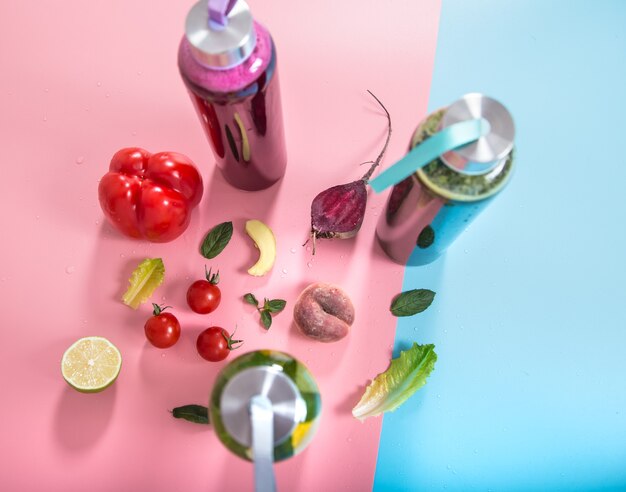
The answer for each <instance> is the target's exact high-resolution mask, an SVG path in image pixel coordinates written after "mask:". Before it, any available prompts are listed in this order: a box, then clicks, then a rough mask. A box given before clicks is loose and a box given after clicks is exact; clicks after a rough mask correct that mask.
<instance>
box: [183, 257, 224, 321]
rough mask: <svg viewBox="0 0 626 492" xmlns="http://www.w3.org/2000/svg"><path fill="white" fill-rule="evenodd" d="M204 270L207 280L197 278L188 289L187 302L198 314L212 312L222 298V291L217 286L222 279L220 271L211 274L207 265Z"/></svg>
mask: <svg viewBox="0 0 626 492" xmlns="http://www.w3.org/2000/svg"><path fill="white" fill-rule="evenodd" d="M204 271H205V274H206V280H196V281H195V282H194V283H193V284H191V285H190V286H189V289H187V304H189V307H190V308H191V310H192V311H194V312H196V313H198V314H208V313H212V312H213V311H215V310H216V309H217V306H219V305H220V301H221V300H222V292H221V291H220V288H219V287H218V286H217V284H218V282H219V281H220V272H219V271H218V272H217V273H216V274H213V275H211V270H209V271H208V272H207V271H206V267H205V269H204Z"/></svg>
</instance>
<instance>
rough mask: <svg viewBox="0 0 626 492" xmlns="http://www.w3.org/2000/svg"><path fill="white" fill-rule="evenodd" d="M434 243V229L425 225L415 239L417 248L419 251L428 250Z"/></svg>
mask: <svg viewBox="0 0 626 492" xmlns="http://www.w3.org/2000/svg"><path fill="white" fill-rule="evenodd" d="M434 242H435V229H433V228H432V227H431V226H430V225H427V226H426V227H424V228H423V229H422V232H420V235H419V236H418V237H417V247H418V248H421V249H426V248H428V247H429V246H430V245H431V244H433V243H434Z"/></svg>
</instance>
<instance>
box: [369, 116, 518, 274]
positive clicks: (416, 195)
mask: <svg viewBox="0 0 626 492" xmlns="http://www.w3.org/2000/svg"><path fill="white" fill-rule="evenodd" d="M444 113H445V109H443V110H439V111H436V112H434V113H432V114H431V115H429V116H428V117H427V118H426V119H425V120H424V121H423V122H422V123H420V125H418V127H417V129H416V130H415V133H414V134H413V137H412V139H411V144H410V147H409V150H411V149H412V148H413V147H415V146H417V145H419V144H420V143H421V142H423V141H424V140H426V139H427V138H429V137H430V136H432V135H433V134H435V133H436V132H437V131H438V130H439V128H440V123H441V120H442V118H443V115H444ZM513 168H514V155H513V151H511V152H510V153H509V154H508V156H506V157H505V158H503V159H502V160H501V161H499V162H498V163H497V165H496V166H495V167H493V168H492V169H489V170H488V171H486V172H485V173H482V174H472V175H467V174H464V173H462V172H459V171H457V170H455V169H454V168H451V167H450V166H448V165H446V164H445V163H444V162H443V161H442V159H441V158H437V159H435V160H433V161H432V162H430V163H429V164H427V165H426V166H424V167H423V168H422V169H420V170H418V171H417V172H416V173H414V174H412V175H411V176H409V177H408V178H406V179H404V180H403V181H401V182H400V183H398V184H397V185H395V186H394V188H393V189H392V191H391V194H390V195H389V198H388V201H387V205H386V208H385V213H383V214H382V215H381V217H380V220H379V222H378V224H377V227H376V236H377V238H378V241H379V243H380V245H381V247H382V248H383V250H384V251H385V252H386V253H387V255H388V256H389V257H390V258H392V259H393V260H394V261H396V262H398V263H401V264H407V265H411V266H419V265H425V264H428V263H430V262H432V261H434V260H436V259H437V258H439V256H441V254H443V252H444V251H445V250H446V249H447V248H448V247H449V246H450V245H451V244H452V243H453V242H454V240H455V239H456V238H457V237H458V236H459V234H461V232H463V231H464V230H465V229H466V228H467V226H468V225H469V224H470V223H471V222H472V221H473V220H474V219H475V218H476V217H477V216H478V215H479V214H480V212H482V210H484V208H485V207H486V206H487V205H488V204H489V203H491V201H492V200H493V198H494V197H495V196H496V195H497V194H498V193H499V192H500V191H501V190H502V189H503V188H504V186H505V185H506V184H507V183H508V181H509V179H510V177H511V175H512V172H513Z"/></svg>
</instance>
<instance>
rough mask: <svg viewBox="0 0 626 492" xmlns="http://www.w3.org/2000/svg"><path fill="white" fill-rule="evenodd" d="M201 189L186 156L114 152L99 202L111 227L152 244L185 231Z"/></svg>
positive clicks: (164, 153)
mask: <svg viewBox="0 0 626 492" xmlns="http://www.w3.org/2000/svg"><path fill="white" fill-rule="evenodd" d="M202 193H203V185H202V177H201V176H200V173H199V172H198V170H197V169H196V166H195V165H194V163H193V162H192V161H191V159H189V158H188V157H186V156H184V155H183V154H179V153H176V152H158V153H156V154H150V152H148V151H146V150H144V149H141V148H138V147H131V148H126V149H121V150H119V151H118V152H116V153H115V155H114V156H113V158H112V159H111V164H110V166H109V172H108V173H107V174H105V175H104V177H103V178H102V179H101V180H100V185H99V186H98V197H99V199H100V206H101V207H102V211H103V212H104V215H105V216H106V217H107V219H108V220H109V222H110V223H111V224H112V225H113V226H114V227H116V228H117V229H118V230H119V231H120V232H122V233H123V234H125V235H127V236H130V237H134V238H144V239H147V240H149V241H152V242H156V243H163V242H168V241H171V240H173V239H176V238H177V237H178V236H180V235H181V234H182V233H183V232H185V229H187V226H188V225H189V221H190V220H191V211H192V209H193V208H194V207H196V206H197V205H198V203H199V202H200V199H201V198H202Z"/></svg>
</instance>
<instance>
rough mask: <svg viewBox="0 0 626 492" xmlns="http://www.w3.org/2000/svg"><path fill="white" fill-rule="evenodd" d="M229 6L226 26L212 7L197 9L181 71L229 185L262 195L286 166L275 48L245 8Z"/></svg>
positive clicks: (189, 27)
mask: <svg viewBox="0 0 626 492" xmlns="http://www.w3.org/2000/svg"><path fill="white" fill-rule="evenodd" d="M210 3H211V2H209V4H210ZM231 3H233V4H234V5H233V6H232V9H231V10H229V11H227V12H226V13H225V17H224V22H225V24H224V25H220V24H217V23H216V22H214V21H212V20H209V8H208V7H207V2H199V3H198V4H196V5H195V6H194V7H193V8H192V10H191V11H190V12H189V15H188V17H187V22H186V35H185V37H183V39H182V41H181V43H180V47H179V50H178V66H179V69H180V73H181V76H182V78H183V81H184V82H185V85H186V86H187V89H188V91H189V94H190V96H191V100H192V102H193V105H194V107H195V108H196V112H197V114H198V117H199V118H200V123H201V124H202V127H203V128H204V130H205V133H206V135H207V138H208V139H209V143H210V144H211V148H212V149H213V153H214V155H215V159H216V162H217V166H218V167H219V168H220V170H221V171H222V173H223V175H224V177H225V178H226V180H227V181H228V182H229V183H231V184H232V185H233V186H235V187H237V188H240V189H243V190H249V191H255V190H262V189H264V188H267V187H269V186H271V185H272V184H274V183H275V182H276V181H278V180H279V179H280V178H282V176H283V175H284V174H285V166H286V164H287V152H286V149H285V137H284V129H283V118H282V109H281V101H280V86H279V83H278V73H277V70H276V68H277V67H276V49H275V47H274V43H273V41H272V38H271V36H270V34H269V32H268V31H267V29H265V28H264V27H263V26H262V25H260V24H259V23H258V22H255V21H254V20H253V19H252V16H251V15H250V11H249V9H248V6H247V4H246V3H245V1H243V0H238V1H236V2H231Z"/></svg>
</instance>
